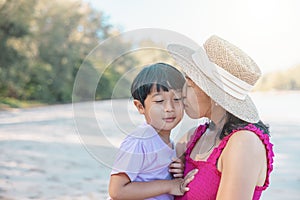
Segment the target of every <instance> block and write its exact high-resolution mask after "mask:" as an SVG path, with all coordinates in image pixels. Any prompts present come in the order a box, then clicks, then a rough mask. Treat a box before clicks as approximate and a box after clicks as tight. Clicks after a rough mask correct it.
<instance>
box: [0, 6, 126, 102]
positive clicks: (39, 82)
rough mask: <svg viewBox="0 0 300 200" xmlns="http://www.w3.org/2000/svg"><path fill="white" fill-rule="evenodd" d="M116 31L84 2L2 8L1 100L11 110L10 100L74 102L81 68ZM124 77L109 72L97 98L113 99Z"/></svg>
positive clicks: (0, 26) (0, 30) (99, 13)
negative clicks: (96, 47)
mask: <svg viewBox="0 0 300 200" xmlns="http://www.w3.org/2000/svg"><path fill="white" fill-rule="evenodd" d="M111 30H112V25H110V24H109V23H108V22H107V18H106V17H105V16H104V15H103V13H101V12H99V11H96V10H94V9H92V8H91V7H90V6H89V5H88V4H86V3H83V2H80V1H71V0H66V1H58V0H54V1H51V2H49V1H46V0H39V1H37V0H19V1H16V0H6V1H4V2H3V3H2V2H1V4H0V52H1V53H0V97H2V99H5V98H8V99H10V100H9V101H5V102H6V104H7V105H10V106H15V105H14V103H8V102H13V101H12V100H11V99H19V100H24V101H26V100H31V101H41V102H45V103H64V102H70V101H71V100H72V99H71V98H72V91H73V85H74V81H75V77H76V74H77V72H78V69H79V67H80V65H81V64H82V63H83V61H84V60H85V58H86V56H87V55H88V54H89V53H90V51H91V50H92V49H93V48H94V47H95V46H96V45H97V44H98V42H99V41H102V40H104V39H106V38H107V37H109V36H110V35H111V32H112V31H111ZM120 47H122V46H119V48H120ZM98 62H101V61H98ZM91 67H92V68H95V67H94V66H93V64H92V65H91ZM94 70H96V69H94ZM92 73H93V72H92ZM121 75H122V74H121V73H115V72H110V73H109V72H106V73H105V74H104V77H103V80H106V83H105V86H106V85H108V87H107V90H100V91H98V92H97V95H96V96H97V98H98V99H103V98H108V97H109V96H111V91H110V90H112V88H113V81H116V80H117V79H118V77H120V76H121ZM86 86H88V85H86ZM86 90H88V89H86V88H83V90H82V91H86Z"/></svg>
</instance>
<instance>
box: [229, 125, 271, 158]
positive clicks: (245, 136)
mask: <svg viewBox="0 0 300 200" xmlns="http://www.w3.org/2000/svg"><path fill="white" fill-rule="evenodd" d="M226 146H227V149H228V150H229V151H230V152H231V153H234V154H238V153H241V154H243V153H244V154H247V155H249V156H250V155H253V157H255V156H257V155H261V154H262V153H265V146H264V144H263V141H262V140H261V139H260V137H259V136H258V135H257V134H256V133H255V132H253V131H251V130H238V131H236V132H235V133H234V134H232V135H231V136H230V138H229V139H228V144H227V145H226Z"/></svg>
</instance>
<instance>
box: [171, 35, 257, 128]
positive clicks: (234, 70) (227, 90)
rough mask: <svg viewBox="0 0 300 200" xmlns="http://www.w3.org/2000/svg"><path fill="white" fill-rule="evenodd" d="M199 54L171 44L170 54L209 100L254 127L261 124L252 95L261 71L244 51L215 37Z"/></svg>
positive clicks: (200, 49) (205, 44) (207, 42)
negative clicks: (251, 92) (253, 124)
mask: <svg viewBox="0 0 300 200" xmlns="http://www.w3.org/2000/svg"><path fill="white" fill-rule="evenodd" d="M203 47H204V48H202V47H200V48H199V49H197V50H193V49H191V48H189V47H186V46H183V45H179V44H170V45H168V51H169V53H170V54H171V55H172V56H173V57H174V59H175V60H176V62H177V63H178V64H179V66H180V67H181V68H182V70H183V71H184V73H185V74H186V75H187V76H188V77H190V78H191V79H192V80H193V81H194V82H195V83H196V84H197V85H198V86H199V87H200V88H201V89H202V90H203V91H204V92H205V93H206V94H207V95H208V96H210V97H211V98H212V99H213V100H214V101H215V102H216V103H218V104H219V105H220V106H222V107H223V108H224V109H225V110H227V111H228V112H229V113H231V114H233V115H234V116H236V117H238V118H240V119H242V120H244V121H246V122H250V123H256V122H258V121H259V116H258V112H257V109H256V106H255V105H254V103H253V102H252V100H251V98H250V97H249V95H248V94H249V92H250V91H251V89H252V88H253V86H254V85H255V83H256V82H257V80H258V79H259V77H260V75H261V71H260V69H259V67H258V66H257V65H256V63H255V62H254V61H253V60H252V59H251V58H250V57H249V56H248V55H247V54H246V53H244V52H243V51H242V50H240V49H239V48H238V47H236V46H234V45H233V44H231V43H229V42H227V41H226V40H224V39H222V38H220V37H218V36H211V37H210V38H208V39H207V41H206V42H205V43H204V45H203Z"/></svg>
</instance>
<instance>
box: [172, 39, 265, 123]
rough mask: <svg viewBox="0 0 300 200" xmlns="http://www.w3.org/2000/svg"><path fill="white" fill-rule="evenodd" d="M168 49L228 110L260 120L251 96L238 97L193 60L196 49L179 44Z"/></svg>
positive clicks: (210, 94)
mask: <svg viewBox="0 0 300 200" xmlns="http://www.w3.org/2000/svg"><path fill="white" fill-rule="evenodd" d="M167 49H168V52H169V53H170V54H171V55H172V57H173V58H174V59H175V61H176V63H177V64H178V65H179V67H180V68H181V69H182V71H183V72H184V73H185V74H186V75H187V76H188V77H189V78H191V79H192V80H193V81H194V82H195V83H196V84H197V85H198V86H199V87H200V88H201V89H202V90H203V91H204V92H205V93H206V94H207V95H208V96H209V97H210V98H211V99H212V100H214V101H215V102H216V103H218V104H219V105H220V106H222V107H223V108H224V109H225V110H226V111H228V112H229V113H231V114H233V115H234V116H236V117H238V118H239V119H241V120H244V121H246V122H249V123H256V122H258V121H259V115H258V111H257V109H256V106H255V104H254V103H253V101H252V99H251V98H250V96H249V95H247V96H246V97H245V99H244V100H241V99H237V98H235V97H233V96H231V95H229V94H227V93H226V92H225V91H224V90H223V89H222V86H218V85H216V84H215V83H214V82H213V81H211V79H210V78H208V77H207V76H206V75H205V74H204V73H203V72H202V71H201V70H200V68H199V67H197V64H196V63H195V62H194V61H193V59H192V55H193V54H194V53H195V50H193V49H191V48H189V47H186V46H183V45H179V44H169V45H168V47H167Z"/></svg>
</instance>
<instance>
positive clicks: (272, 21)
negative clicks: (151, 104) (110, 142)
mask: <svg viewBox="0 0 300 200" xmlns="http://www.w3.org/2000/svg"><path fill="white" fill-rule="evenodd" d="M299 9H300V2H299V1H297V0H286V1H282V0H272V1H271V0H265V1H258V0H251V1H250V0H226V1H224V0H223V1H221V0H211V1H204V0H198V1H196V0H187V1H179V0H172V1H171V0H165V1H158V0H153V1H141V0H127V1H122V0H110V1H96V0H64V1H58V0H54V1H45V0H0V199H105V198H106V197H107V183H108V179H109V171H110V169H109V168H108V167H106V166H105V165H103V163H101V162H99V161H97V159H94V158H93V155H91V153H90V152H89V148H87V147H86V146H87V145H82V140H81V139H80V136H78V135H77V134H76V126H75V124H74V120H73V110H72V104H71V103H72V93H73V87H74V83H75V80H76V75H77V72H78V70H79V69H80V66H81V65H82V64H83V63H85V65H89V66H90V69H91V71H89V72H88V73H90V75H92V74H94V73H97V70H102V71H103V74H102V76H101V79H100V80H99V83H98V86H97V88H96V91H95V97H94V99H95V100H96V101H97V105H96V107H97V109H98V111H99V113H98V114H96V115H97V118H98V123H101V120H102V119H103V118H105V119H109V118H110V117H111V115H109V113H110V112H111V110H110V109H109V108H110V106H111V101H110V99H111V97H114V98H115V99H118V100H116V102H117V103H114V105H117V104H118V105H122V103H123V104H124V103H125V104H126V106H127V103H128V101H127V99H128V98H129V88H130V82H131V80H132V77H133V76H134V74H133V75H132V76H130V77H128V78H127V79H126V78H125V79H124V80H123V82H122V84H123V85H125V86H128V87H126V88H127V90H119V91H118V92H117V95H116V93H114V91H115V88H116V84H117V83H118V81H119V80H120V79H123V77H124V74H125V73H126V72H128V71H130V70H131V69H132V67H133V66H142V65H145V64H149V63H151V62H156V61H158V60H159V61H166V60H168V58H167V57H166V55H165V52H163V51H161V52H160V51H155V52H149V51H140V52H137V53H134V54H129V55H127V56H126V57H121V58H119V59H118V60H117V61H115V62H113V63H111V64H110V67H109V68H106V66H104V64H103V63H105V61H104V60H101V55H100V54H94V56H89V55H90V54H91V52H92V50H93V49H94V48H95V47H97V45H98V44H101V42H103V41H105V40H106V39H109V38H112V37H116V36H118V35H120V34H122V33H124V32H128V31H132V30H136V29H142V28H157V29H167V30H171V31H175V32H178V33H180V34H183V35H185V36H186V37H188V38H190V39H192V40H194V41H195V42H197V43H198V44H200V45H201V44H203V43H204V41H205V40H206V39H207V38H208V37H209V36H210V35H212V34H216V35H219V36H220V37H222V38H224V39H226V40H228V41H230V42H231V43H233V44H236V45H237V46H238V47H240V48H241V49H243V50H244V51H245V52H246V53H247V54H249V55H250V56H251V57H252V58H253V59H254V60H255V61H256V63H257V64H258V65H259V66H260V68H261V70H262V72H263V75H262V78H261V79H260V80H259V82H258V84H257V85H256V87H255V89H254V92H253V93H252V94H251V95H252V97H253V100H254V101H255V102H256V104H257V106H258V108H259V110H260V113H261V117H262V119H264V120H265V121H266V122H267V123H269V124H270V126H271V131H272V133H273V134H272V138H271V140H272V142H273V143H274V144H275V146H274V150H275V153H276V157H275V164H274V173H273V174H272V175H273V176H272V178H271V187H270V188H269V189H268V190H267V192H266V193H265V194H264V196H263V199H297V198H299V194H300V193H299V192H298V191H300V174H299V172H298V171H297V169H299V167H300V159H299V156H298V155H299V153H300V148H299V147H298V144H299V141H300V135H299V131H300V125H299V122H300V117H299V116H300V115H299V114H300V107H299V105H298V102H299V100H300V92H299V90H300V53H299V52H300V38H299V35H300V27H299V19H300V12H299ZM115 42H116V43H114V44H113V45H110V46H108V47H107V48H106V49H103V51H104V52H105V54H106V56H107V57H109V55H115V54H116V53H118V52H119V51H121V50H122V49H127V48H130V47H132V46H134V45H136V44H133V43H130V42H128V41H123V40H117V39H116V40H115ZM153 42H154V41H151V40H145V41H142V43H143V44H139V45H141V46H147V45H148V44H152V43H153ZM88 75H89V74H87V76H88ZM73 97H74V96H73ZM81 100H82V101H84V99H78V101H81ZM120 109H121V108H120ZM130 109H132V108H130ZM132 111H133V112H134V109H132ZM135 115H136V116H138V114H137V113H135ZM99 120H100V122H99ZM137 121H138V120H137ZM104 123H105V125H106V126H105V127H104V130H105V131H106V132H114V133H115V132H117V131H118V130H117V129H115V128H116V127H114V121H109V120H108V121H105V122H104ZM124 123H126V122H124ZM100 125H101V124H100ZM102 128H103V127H102ZM105 131H104V132H105ZM106 137H110V136H109V135H108V136H107V135H106ZM113 138H120V137H118V136H116V135H114V137H113ZM119 140H120V139H119ZM119 140H118V141H119ZM84 146H85V147H84Z"/></svg>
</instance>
